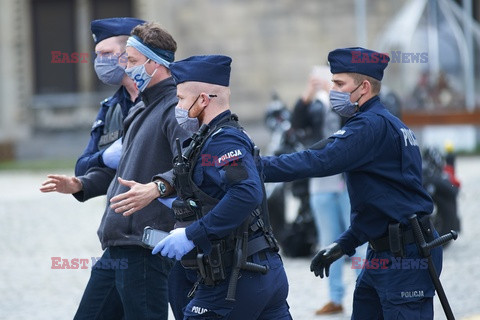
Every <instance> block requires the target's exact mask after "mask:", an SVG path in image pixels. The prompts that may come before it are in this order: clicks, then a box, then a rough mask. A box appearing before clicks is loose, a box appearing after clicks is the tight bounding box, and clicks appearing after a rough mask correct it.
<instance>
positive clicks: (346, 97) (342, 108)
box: [330, 83, 362, 118]
mask: <svg viewBox="0 0 480 320" xmlns="http://www.w3.org/2000/svg"><path fill="white" fill-rule="evenodd" d="M361 85H362V84H361V83H360V84H359V85H358V87H356V88H355V89H354V90H353V91H352V92H341V91H335V90H330V103H331V104H332V109H333V111H335V112H336V113H337V114H338V115H340V116H342V117H347V118H350V117H351V116H353V115H354V114H355V112H357V109H358V100H360V99H361V98H362V96H360V98H358V100H357V101H356V102H354V103H352V102H351V101H350V95H351V94H352V93H354V92H355V91H356V90H357V89H358V88H360V86H361Z"/></svg>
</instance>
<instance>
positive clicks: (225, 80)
mask: <svg viewBox="0 0 480 320" xmlns="http://www.w3.org/2000/svg"><path fill="white" fill-rule="evenodd" d="M231 63H232V59H231V58H230V57H227V56H222V55H206V56H193V57H190V58H187V59H184V60H180V61H177V62H173V63H171V64H170V71H171V73H172V76H173V78H174V79H175V82H176V83H177V84H180V83H182V82H187V81H198V82H205V83H211V84H217V85H220V86H224V87H228V85H229V82H230V70H231V68H230V64H231Z"/></svg>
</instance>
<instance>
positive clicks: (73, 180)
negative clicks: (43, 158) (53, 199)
mask: <svg viewBox="0 0 480 320" xmlns="http://www.w3.org/2000/svg"><path fill="white" fill-rule="evenodd" d="M47 178H48V179H47V180H45V181H44V182H43V183H42V186H41V187H40V191H41V192H54V191H56V192H59V193H66V194H73V193H77V192H79V191H82V189H83V186H82V182H81V181H80V179H78V178H77V177H68V176H66V175H59V174H51V175H48V176H47Z"/></svg>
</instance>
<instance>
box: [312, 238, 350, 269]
mask: <svg viewBox="0 0 480 320" xmlns="http://www.w3.org/2000/svg"><path fill="white" fill-rule="evenodd" d="M343 255H344V253H343V250H342V248H341V247H340V246H339V245H338V243H336V242H334V243H332V244H331V245H329V246H328V247H326V248H324V249H322V250H320V251H318V253H317V254H316V255H315V257H313V260H312V263H311V264H310V271H312V272H313V273H315V276H316V277H318V276H320V278H323V269H325V276H327V277H328V275H329V273H330V265H331V264H332V263H333V262H335V261H337V260H338V259H340V258H341V257H342V256H343Z"/></svg>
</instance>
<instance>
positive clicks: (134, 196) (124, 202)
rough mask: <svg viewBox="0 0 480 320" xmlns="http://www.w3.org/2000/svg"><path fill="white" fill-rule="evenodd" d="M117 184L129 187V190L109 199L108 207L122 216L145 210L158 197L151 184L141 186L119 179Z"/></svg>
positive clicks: (158, 194)
mask: <svg viewBox="0 0 480 320" xmlns="http://www.w3.org/2000/svg"><path fill="white" fill-rule="evenodd" d="M118 182H119V183H120V184H122V185H124V186H127V187H129V188H130V190H128V191H127V192H125V193H122V194H119V195H117V196H115V197H113V198H112V199H110V203H111V206H110V207H111V208H112V209H113V210H115V212H116V213H122V214H123V215H124V216H129V215H131V214H133V213H135V212H137V211H138V210H140V209H143V208H145V207H146V206H147V205H149V204H150V202H152V201H153V200H155V199H156V198H158V197H159V196H160V193H159V191H158V189H157V185H156V184H155V183H153V182H150V183H146V184H142V183H138V182H136V181H133V180H124V179H122V178H120V177H119V178H118Z"/></svg>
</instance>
